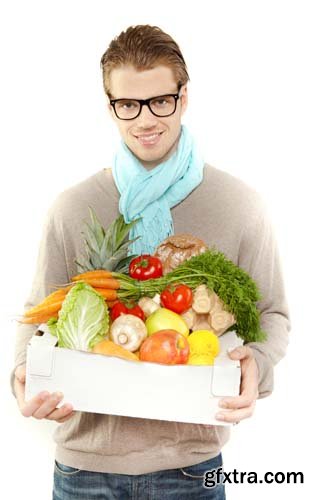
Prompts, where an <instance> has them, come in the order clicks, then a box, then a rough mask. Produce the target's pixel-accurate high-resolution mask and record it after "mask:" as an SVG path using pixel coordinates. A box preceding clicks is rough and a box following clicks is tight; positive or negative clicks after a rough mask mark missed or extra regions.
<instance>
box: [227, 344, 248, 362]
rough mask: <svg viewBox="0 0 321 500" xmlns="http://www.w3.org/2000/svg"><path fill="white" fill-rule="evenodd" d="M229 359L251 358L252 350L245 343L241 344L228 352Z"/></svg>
mask: <svg viewBox="0 0 321 500" xmlns="http://www.w3.org/2000/svg"><path fill="white" fill-rule="evenodd" d="M228 355H229V356H230V358H231V359H244V358H253V351H252V349H251V348H250V347H248V346H247V345H243V346H240V347H237V348H236V349H233V351H230V352H229V353H228Z"/></svg>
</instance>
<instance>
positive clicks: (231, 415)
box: [215, 401, 255, 423]
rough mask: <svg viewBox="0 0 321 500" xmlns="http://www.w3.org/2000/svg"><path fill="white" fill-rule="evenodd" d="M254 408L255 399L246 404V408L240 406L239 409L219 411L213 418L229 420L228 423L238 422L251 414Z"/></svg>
mask: <svg viewBox="0 0 321 500" xmlns="http://www.w3.org/2000/svg"><path fill="white" fill-rule="evenodd" d="M254 408H255V401H253V403H252V404H251V405H250V406H248V407H247V408H242V409H239V410H232V411H224V412H223V411H222V412H221V411H220V412H219V413H217V414H216V415H215V418H216V419H217V420H222V421H223V422H230V423H235V422H239V421H240V420H244V419H245V418H249V417H251V416H252V415H253V413H254Z"/></svg>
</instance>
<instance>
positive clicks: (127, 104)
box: [121, 101, 138, 110]
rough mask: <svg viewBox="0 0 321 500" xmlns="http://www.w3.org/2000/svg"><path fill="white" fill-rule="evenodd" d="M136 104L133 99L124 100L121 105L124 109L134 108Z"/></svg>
mask: <svg viewBox="0 0 321 500" xmlns="http://www.w3.org/2000/svg"><path fill="white" fill-rule="evenodd" d="M137 106H138V104H137V102H135V101H126V102H123V103H122V104H121V107H122V108H123V109H126V110H127V109H128V110H130V109H135V108H137Z"/></svg>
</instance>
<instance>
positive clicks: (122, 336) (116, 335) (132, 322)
mask: <svg viewBox="0 0 321 500" xmlns="http://www.w3.org/2000/svg"><path fill="white" fill-rule="evenodd" d="M146 337H147V329H146V326H145V323H144V321H142V320H141V319H140V318H138V317H137V316H134V315H133V314H121V315H120V316H118V318H116V319H115V321H113V323H112V325H111V328H110V339H111V340H112V341H113V342H115V344H118V345H120V346H122V347H124V349H127V350H128V351H131V352H134V351H137V349H139V346H140V345H141V343H142V342H143V340H144V339H145V338H146Z"/></svg>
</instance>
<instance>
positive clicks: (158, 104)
mask: <svg viewBox="0 0 321 500" xmlns="http://www.w3.org/2000/svg"><path fill="white" fill-rule="evenodd" d="M181 87H182V86H181V85H180V86H179V87H178V93H177V94H164V95H159V96H157V97H151V98H150V99H110V100H109V102H110V105H111V106H112V107H113V109H114V111H115V114H116V116H117V118H119V119H120V120H134V118H137V116H139V115H140V113H141V110H142V107H143V106H144V105H145V104H146V106H148V108H149V110H150V111H151V112H152V113H153V115H155V116H158V117H162V118H163V117H165V116H171V115H173V114H174V113H175V111H176V107H177V101H178V99H179V98H180V94H179V93H180V90H181Z"/></svg>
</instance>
